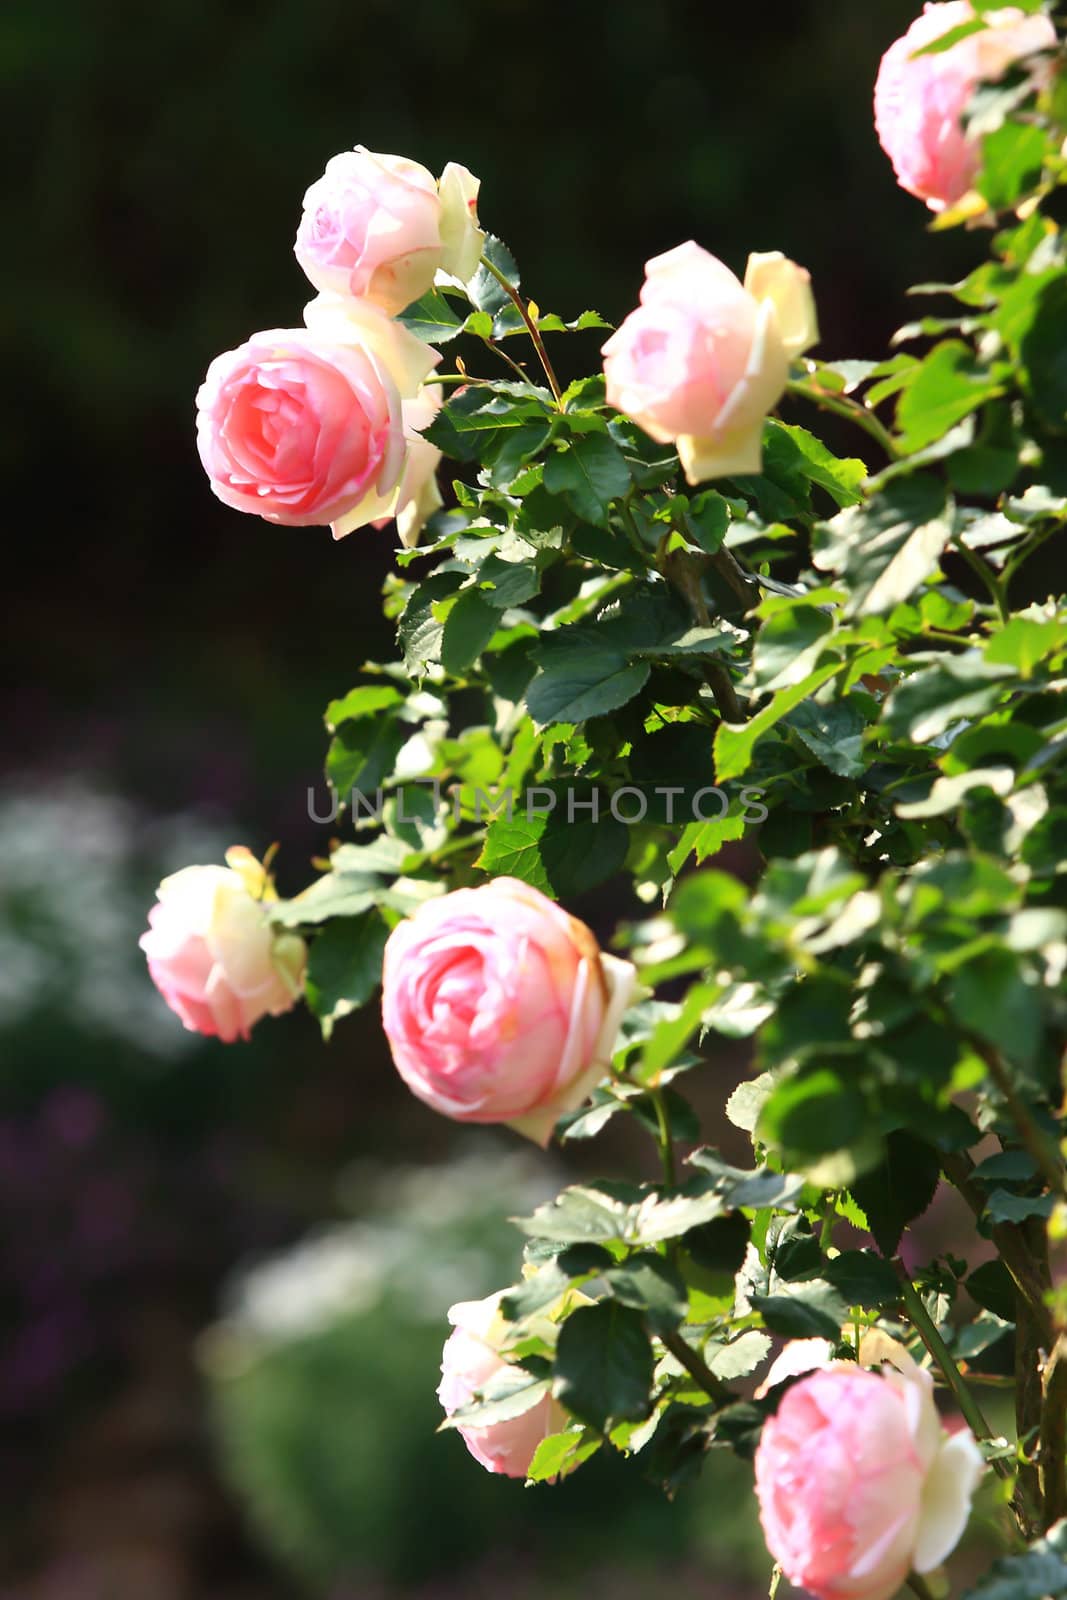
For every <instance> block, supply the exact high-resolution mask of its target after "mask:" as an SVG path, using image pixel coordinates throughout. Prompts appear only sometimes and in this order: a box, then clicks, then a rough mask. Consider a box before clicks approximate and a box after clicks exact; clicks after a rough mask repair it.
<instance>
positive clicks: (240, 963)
mask: <svg viewBox="0 0 1067 1600" xmlns="http://www.w3.org/2000/svg"><path fill="white" fill-rule="evenodd" d="M226 860H227V863H228V865H227V866H225V867H183V868H182V870H181V871H180V872H175V873H173V874H172V875H171V876H170V877H169V878H164V879H163V882H162V883H161V884H160V886H159V888H158V889H157V890H156V894H157V896H158V902H159V903H158V904H157V905H154V906H153V907H152V909H151V911H150V912H149V913H148V931H147V933H143V934H142V935H141V938H140V941H139V942H140V946H141V949H142V950H143V951H144V953H145V955H146V956H147V957H148V971H149V973H150V975H151V978H152V982H153V983H154V984H155V986H156V988H157V989H158V990H159V992H160V994H161V995H162V996H163V998H164V1000H165V1001H166V1002H167V1004H168V1006H170V1009H171V1010H172V1011H175V1012H177V1014H178V1016H179V1017H180V1018H181V1020H182V1022H183V1023H184V1024H185V1026H186V1027H187V1028H188V1029H190V1030H191V1031H192V1032H194V1033H205V1034H208V1035H210V1036H217V1037H218V1038H220V1039H221V1040H223V1042H224V1043H225V1044H232V1043H233V1041H234V1040H235V1039H237V1038H241V1039H247V1038H248V1034H249V1030H250V1029H251V1027H252V1025H253V1023H256V1022H258V1021H259V1019H260V1017H264V1016H266V1015H267V1013H268V1012H269V1013H270V1015H271V1016H272V1017H277V1016H280V1015H281V1013H282V1012H283V1011H289V1010H291V1008H292V1007H293V1006H294V1005H295V1004H296V1001H297V999H298V998H299V996H300V993H301V991H302V989H303V987H304V966H305V962H306V958H307V947H306V945H305V944H304V941H303V939H301V938H300V937H299V936H298V935H297V934H294V933H275V931H274V929H273V928H272V927H271V925H270V920H269V917H268V913H267V909H266V904H267V903H268V902H269V901H270V900H271V899H272V898H274V894H273V888H272V886H271V883H270V879H269V878H268V876H267V874H266V872H265V870H264V868H263V867H262V866H261V865H260V864H259V862H258V861H257V860H256V859H255V857H254V856H253V855H252V854H251V852H250V851H248V850H246V849H244V847H243V846H236V847H235V848H234V849H232V850H227V852H226Z"/></svg>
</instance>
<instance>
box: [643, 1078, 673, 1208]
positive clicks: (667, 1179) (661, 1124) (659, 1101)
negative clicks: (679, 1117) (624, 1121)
mask: <svg viewBox="0 0 1067 1600" xmlns="http://www.w3.org/2000/svg"><path fill="white" fill-rule="evenodd" d="M648 1097H649V1099H650V1100H651V1101H652V1105H653V1108H654V1110H655V1113H656V1126H657V1127H658V1129H659V1140H658V1143H659V1154H660V1162H661V1164H662V1166H663V1181H664V1183H665V1184H666V1185H667V1187H668V1189H673V1188H674V1186H675V1184H676V1183H677V1181H678V1174H677V1172H676V1171H675V1166H674V1140H673V1139H672V1137H671V1123H670V1117H669V1116H668V1114H667V1104H666V1101H665V1100H664V1098H663V1090H662V1089H650V1090H649V1091H648Z"/></svg>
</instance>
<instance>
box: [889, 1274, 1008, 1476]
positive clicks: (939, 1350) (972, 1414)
mask: <svg viewBox="0 0 1067 1600" xmlns="http://www.w3.org/2000/svg"><path fill="white" fill-rule="evenodd" d="M893 1265H894V1266H895V1267H896V1270H897V1275H898V1277H899V1278H900V1297H901V1299H902V1301H903V1302H904V1309H905V1310H906V1311H907V1313H908V1319H909V1321H910V1322H911V1325H912V1327H913V1328H914V1329H915V1331H916V1333H917V1334H918V1335H919V1338H920V1339H921V1340H922V1342H923V1344H924V1345H925V1346H926V1348H927V1350H929V1352H930V1354H931V1356H932V1357H933V1359H934V1361H935V1362H936V1363H937V1365H938V1367H939V1368H940V1371H941V1375H942V1377H943V1378H944V1380H945V1382H946V1383H947V1384H948V1386H949V1388H950V1389H951V1390H952V1393H953V1394H954V1395H955V1397H956V1400H957V1402H958V1404H959V1408H960V1410H961V1411H962V1412H963V1415H964V1417H965V1418H966V1420H967V1423H968V1425H969V1427H970V1430H971V1432H972V1433H973V1434H974V1436H975V1438H976V1439H992V1437H993V1432H992V1429H991V1428H990V1426H989V1423H988V1422H987V1421H986V1419H985V1417H984V1416H983V1415H982V1410H981V1407H980V1406H979V1404H978V1402H977V1400H976V1399H975V1398H974V1396H973V1394H972V1393H971V1391H970V1390H969V1389H968V1387H967V1385H966V1384H965V1383H964V1381H963V1378H962V1376H961V1375H960V1369H959V1367H957V1365H956V1363H955V1361H954V1360H953V1359H952V1354H951V1351H950V1350H949V1348H948V1345H947V1344H946V1343H945V1341H944V1339H942V1337H941V1335H940V1333H939V1332H938V1330H937V1326H936V1324H935V1323H934V1320H933V1318H932V1317H931V1316H930V1314H929V1312H928V1311H927V1309H926V1307H925V1306H924V1305H923V1303H922V1296H921V1295H920V1294H919V1291H918V1290H917V1289H916V1287H915V1285H914V1284H913V1283H912V1281H911V1277H910V1275H909V1273H908V1269H907V1268H906V1267H905V1265H904V1263H903V1262H902V1261H901V1260H899V1258H898V1259H897V1260H896V1261H895V1262H894V1263H893ZM993 1469H994V1471H995V1472H996V1473H997V1474H998V1476H999V1477H1001V1478H1008V1477H1010V1476H1011V1469H1010V1468H1009V1466H1008V1464H1007V1462H1006V1461H994V1462H993Z"/></svg>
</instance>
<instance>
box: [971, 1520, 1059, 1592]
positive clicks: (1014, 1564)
mask: <svg viewBox="0 0 1067 1600" xmlns="http://www.w3.org/2000/svg"><path fill="white" fill-rule="evenodd" d="M1063 1594H1067V1521H1065V1522H1057V1523H1056V1524H1055V1526H1054V1527H1052V1528H1050V1529H1049V1531H1048V1533H1047V1534H1046V1535H1045V1537H1044V1538H1043V1539H1039V1540H1038V1541H1037V1543H1036V1544H1034V1545H1031V1546H1030V1549H1029V1550H1027V1552H1026V1553H1025V1555H1021V1556H1001V1557H1000V1559H999V1560H998V1561H994V1563H993V1565H992V1566H991V1567H990V1569H989V1571H988V1572H987V1573H986V1574H985V1576H984V1577H982V1578H979V1580H978V1582H977V1583H976V1584H975V1585H974V1586H973V1587H972V1588H970V1589H968V1591H967V1593H966V1594H965V1596H964V1600H1046V1597H1047V1600H1058V1597H1059V1596H1060V1595H1063Z"/></svg>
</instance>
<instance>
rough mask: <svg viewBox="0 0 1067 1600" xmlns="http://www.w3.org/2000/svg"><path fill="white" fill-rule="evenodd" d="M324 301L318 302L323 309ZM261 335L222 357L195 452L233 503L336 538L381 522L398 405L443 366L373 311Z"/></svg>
mask: <svg viewBox="0 0 1067 1600" xmlns="http://www.w3.org/2000/svg"><path fill="white" fill-rule="evenodd" d="M325 298H326V297H322V296H320V301H322V300H324V299H325ZM305 316H306V317H308V321H309V327H308V328H307V329H304V328H277V329H273V330H271V331H269V332H266V333H257V334H254V335H253V336H252V338H251V339H249V340H248V341H247V343H246V344H243V345H241V346H240V347H239V349H237V350H228V351H226V352H225V353H224V354H223V355H220V356H216V358H215V360H214V361H213V362H212V363H211V365H210V367H209V368H208V370H207V376H206V378H205V379H204V382H203V384H202V385H201V387H200V391H199V393H198V394H197V397H196V404H197V446H198V449H199V451H200V459H201V461H202V462H203V465H204V470H205V471H206V472H207V475H208V477H209V478H210V480H211V487H212V489H213V490H214V491H215V493H216V494H217V495H218V497H219V499H220V500H223V501H224V502H225V503H226V504H227V505H229V506H233V507H234V508H235V509H236V510H238V511H253V512H256V513H257V514H258V515H259V516H261V517H265V518H266V519H267V520H268V521H269V522H282V523H286V524H288V525H290V526H293V527H305V526H307V525H308V524H312V523H330V524H331V525H332V526H333V530H334V535H335V537H337V538H340V537H341V536H342V534H344V533H348V532H350V531H351V530H352V528H355V527H359V526H361V525H362V524H363V523H367V522H371V521H373V520H374V518H375V517H378V516H381V515H382V514H383V511H384V509H385V508H386V507H387V506H388V505H389V504H390V503H391V501H392V499H393V498H395V495H394V491H395V489H396V486H397V483H398V481H399V479H400V476H401V473H402V471H403V468H404V462H405V458H406V447H405V440H404V425H403V414H402V409H401V398H402V396H403V395H405V394H410V395H413V394H414V393H415V389H416V387H417V385H418V383H419V382H420V381H421V379H422V378H423V377H425V376H426V374H427V373H428V372H429V371H430V369H431V367H432V366H433V365H434V363H435V362H436V361H438V360H439V359H440V357H439V356H438V354H437V352H436V351H433V350H431V349H430V348H429V347H428V346H427V345H424V344H422V343H421V341H419V340H418V339H415V338H414V337H413V336H412V335H411V334H409V333H408V332H407V331H406V330H405V329H404V328H402V327H401V326H400V325H399V324H397V323H393V322H390V321H389V319H388V318H387V317H386V316H385V315H384V313H382V312H380V311H377V310H376V309H375V308H374V307H373V306H366V307H356V315H355V316H354V317H344V318H342V317H341V315H340V314H339V313H336V312H332V311H331V308H330V307H329V306H328V305H327V306H326V307H325V308H323V307H322V306H321V305H320V303H319V302H313V303H312V306H309V307H308V310H307V312H306V313H305Z"/></svg>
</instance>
